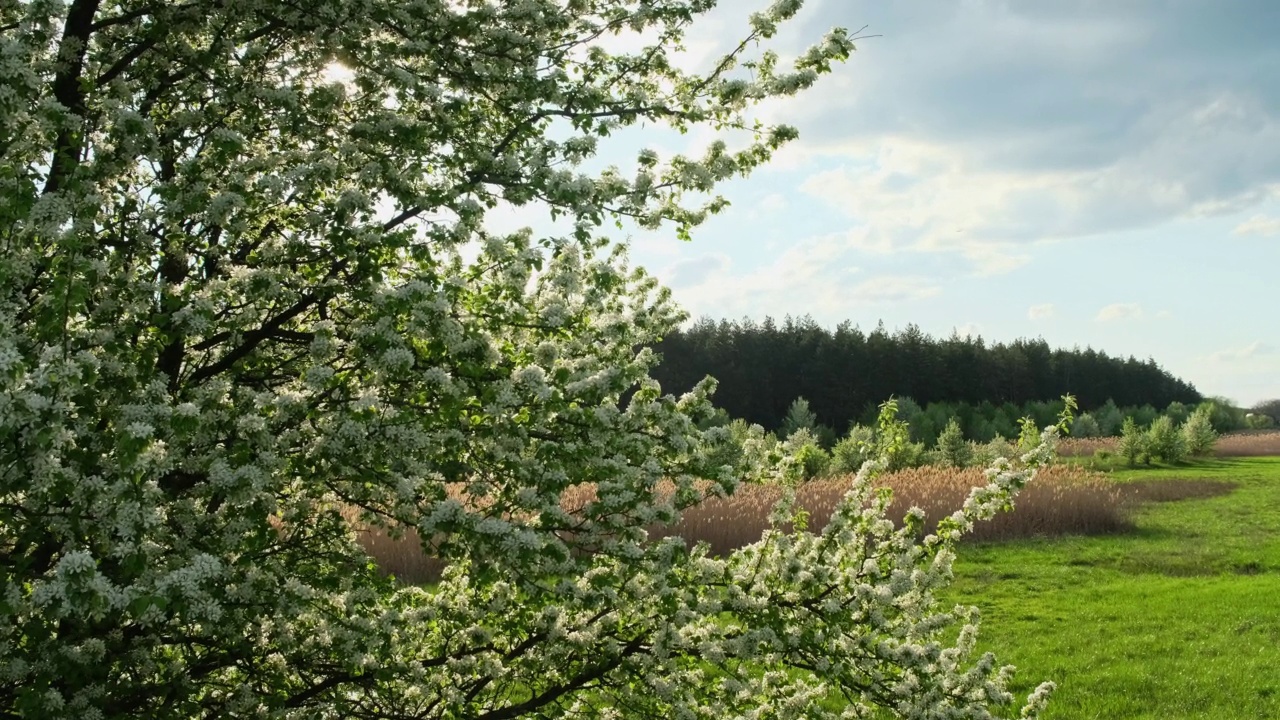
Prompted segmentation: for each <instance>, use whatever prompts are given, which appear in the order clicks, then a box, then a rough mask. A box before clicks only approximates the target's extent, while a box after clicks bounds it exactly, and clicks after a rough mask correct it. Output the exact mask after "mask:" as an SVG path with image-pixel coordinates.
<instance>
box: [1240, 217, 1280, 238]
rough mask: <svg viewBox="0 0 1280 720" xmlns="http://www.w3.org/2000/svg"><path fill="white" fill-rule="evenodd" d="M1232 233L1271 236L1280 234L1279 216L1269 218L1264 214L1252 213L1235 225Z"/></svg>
mask: <svg viewBox="0 0 1280 720" xmlns="http://www.w3.org/2000/svg"><path fill="white" fill-rule="evenodd" d="M1231 234H1232V235H1260V236H1262V237H1271V236H1274V235H1280V218H1269V217H1267V216H1265V215H1254V216H1253V217H1251V218H1249V219H1248V220H1245V221H1244V222H1242V223H1240V224H1239V225H1237V226H1236V229H1235V230H1232V231H1231Z"/></svg>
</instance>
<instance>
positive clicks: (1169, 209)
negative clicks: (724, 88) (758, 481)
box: [510, 0, 1280, 405]
mask: <svg viewBox="0 0 1280 720" xmlns="http://www.w3.org/2000/svg"><path fill="white" fill-rule="evenodd" d="M721 5H722V7H720V8H718V9H717V10H716V11H714V12H713V13H712V14H711V15H709V16H707V17H706V18H704V19H702V20H701V21H700V22H699V24H698V25H696V26H695V27H694V30H693V32H692V33H691V34H690V37H689V42H688V43H687V44H686V52H685V53H684V54H683V55H682V62H686V63H689V64H690V66H697V65H698V64H699V63H706V62H707V61H708V60H709V59H710V58H714V57H716V56H717V53H718V52H719V51H720V50H722V49H724V48H726V47H727V43H728V42H729V41H730V40H734V39H737V38H738V37H740V36H741V35H742V34H743V33H744V29H745V27H746V17H747V15H748V13H750V12H751V11H752V10H754V9H757V8H759V7H760V6H761V3H759V2H755V1H750V2H749V1H747V0H732V1H731V2H722V3H721ZM832 26H842V27H847V28H849V29H850V30H851V31H853V30H857V29H858V28H862V27H863V26H866V29H865V30H863V31H862V34H863V35H874V36H875V37H868V38H866V39H863V40H860V41H858V43H857V48H858V49H857V52H855V53H854V55H853V56H852V57H851V58H850V60H849V61H848V62H847V63H845V64H843V65H842V66H839V67H838V68H837V69H836V70H835V71H834V72H833V73H832V74H831V75H829V76H826V77H824V78H823V79H822V80H821V81H820V83H819V85H818V86H817V87H816V88H815V89H814V90H811V91H809V92H806V93H803V94H801V95H799V96H797V97H794V98H789V99H787V100H786V101H784V102H771V103H770V104H769V105H768V106H766V107H764V108H762V109H761V117H762V118H763V119H764V120H766V121H767V122H785V123H788V124H791V125H794V126H795V127H797V128H798V129H799V131H800V139H799V140H798V141H796V142H795V143H793V144H791V145H790V146H788V147H787V148H785V149H784V150H783V151H782V152H781V153H779V154H778V155H777V156H776V157H775V159H774V162H772V163H771V164H770V165H769V166H767V167H766V168H764V169H761V170H757V171H756V172H755V173H754V174H753V175H752V176H751V177H749V178H747V179H742V180H735V181H732V182H730V183H727V184H726V185H725V186H723V188H722V189H721V192H722V193H723V194H724V195H725V196H726V197H727V198H728V199H729V200H730V202H731V203H732V205H731V207H730V208H729V209H728V210H727V211H726V212H725V213H724V214H722V215H719V216H716V217H714V218H713V219H711V220H709V221H708V222H707V223H706V224H704V225H703V226H701V227H699V228H698V229H697V230H695V232H694V234H693V240H692V241H691V242H682V241H680V240H678V239H676V238H675V233H674V231H673V230H669V229H668V230H666V231H658V232H633V233H631V234H630V237H629V240H630V243H631V252H630V255H631V258H632V260H633V262H635V263H636V264H639V265H643V266H645V267H646V268H647V269H649V270H650V271H652V272H653V273H654V274H656V275H657V276H658V277H659V278H660V279H661V280H662V281H663V282H664V283H665V284H667V285H668V286H670V287H671V288H672V290H673V291H674V294H675V297H676V299H677V301H678V302H680V303H681V304H682V305H683V306H684V307H685V308H686V309H687V310H688V311H689V313H690V314H691V315H692V316H693V317H695V318H697V317H711V318H717V319H718V318H729V319H740V318H743V317H751V318H754V319H756V320H760V319H763V318H764V317H765V316H766V315H768V316H772V317H774V318H776V319H780V318H782V317H783V316H785V315H788V314H790V315H792V316H802V315H810V316H812V317H813V318H814V319H815V320H817V321H818V322H819V323H821V324H823V325H826V326H829V327H833V326H834V325H835V324H837V323H839V322H840V321H843V320H849V321H850V322H852V323H854V324H856V325H859V326H861V327H862V328H864V329H870V328H873V327H875V325H876V324H877V322H879V321H881V320H883V321H884V323H885V325H886V326H887V327H889V328H899V327H903V326H905V325H907V324H908V323H915V324H916V325H918V326H920V327H921V328H922V329H923V330H925V331H926V332H929V333H932V334H934V335H944V336H945V335H950V334H951V333H952V331H958V332H960V333H961V334H978V335H981V336H982V337H983V338H986V339H987V340H988V341H1011V340H1014V339H1016V338H1020V337H1027V338H1035V337H1042V338H1044V339H1045V340H1046V341H1048V342H1049V343H1050V344H1051V345H1054V346H1061V347H1076V346H1078V347H1081V348H1084V347H1086V346H1091V347H1093V348H1095V349H1098V350H1102V351H1105V352H1107V353H1109V354H1112V355H1120V356H1129V355H1133V356H1136V357H1138V358H1140V359H1146V358H1148V357H1150V358H1154V359H1155V360H1156V361H1157V362H1159V363H1160V364H1161V365H1163V366H1164V367H1165V368H1166V369H1168V370H1169V371H1170V372H1172V373H1174V374H1175V375H1177V376H1179V377H1182V378H1184V379H1186V380H1188V381H1190V382H1192V383H1193V384H1195V386H1196V387H1197V389H1199V390H1200V391H1201V392H1202V393H1204V394H1206V395H1221V396H1226V397H1228V398H1230V399H1232V400H1233V401H1235V402H1237V403H1240V404H1243V405H1251V404H1253V403H1255V402H1257V401H1260V400H1262V399H1265V398H1272V397H1280V321H1278V319H1277V310H1278V309H1280V40H1277V39H1276V38H1275V37H1274V34H1275V31H1277V30H1278V29H1280V2H1276V0H1219V1H1218V2H1205V1H1203V0H1165V1H1163V2H1156V1H1155V0H1128V1H1126V2H1114V1H1113V0H1105V1H1104V0H1016V1H1015V0H1006V1H1004V2H1000V1H985V0H897V1H894V0H887V1H886V0H880V1H878V2H863V1H860V0H825V1H823V0H808V2H807V3H806V4H805V7H804V9H803V10H802V11H801V13H800V14H799V15H798V16H797V18H796V19H795V20H794V21H793V22H791V23H790V24H789V25H787V26H785V28H784V31H783V32H782V33H781V34H780V36H779V38H778V39H777V40H778V42H777V44H776V45H774V47H775V48H776V49H777V50H778V51H779V53H780V54H781V55H783V57H787V56H788V55H792V56H794V55H795V54H798V53H799V52H801V51H802V50H803V48H804V47H805V46H806V45H807V44H809V43H811V42H813V41H816V40H817V39H818V38H820V37H821V35H822V34H823V33H824V32H826V30H827V29H829V28H831V27H832ZM646 132H648V133H649V134H648V135H646V136H645V137H644V138H641V139H640V140H641V142H644V141H650V144H652V145H655V146H657V147H658V149H660V150H661V149H675V150H682V151H688V150H695V151H696V148H697V146H698V144H699V143H702V144H703V145H705V142H706V140H708V139H709V136H705V137H702V136H699V134H698V133H694V134H693V136H692V137H682V136H675V135H670V134H668V135H663V134H662V133H660V132H657V131H646ZM635 141H636V139H635V138H623V139H621V140H620V141H619V142H618V144H617V146H616V148H613V149H611V148H610V147H609V146H608V144H607V143H606V144H605V145H602V149H603V150H604V152H603V155H602V160H605V161H610V162H611V161H612V156H611V154H610V153H616V154H617V158H618V162H619V164H625V163H626V162H633V160H632V161H628V158H632V159H633V158H634V150H635V147H634V142H635ZM680 143H684V144H685V145H684V146H681V145H680ZM510 219H511V221H512V222H517V221H524V220H527V219H528V218H527V217H524V216H521V215H520V213H513V214H512V217H511V218H510ZM521 224H530V223H528V222H522V223H521ZM533 224H535V225H536V223H533ZM620 239H623V238H620Z"/></svg>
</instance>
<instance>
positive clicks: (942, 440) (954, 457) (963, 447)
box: [934, 418, 973, 468]
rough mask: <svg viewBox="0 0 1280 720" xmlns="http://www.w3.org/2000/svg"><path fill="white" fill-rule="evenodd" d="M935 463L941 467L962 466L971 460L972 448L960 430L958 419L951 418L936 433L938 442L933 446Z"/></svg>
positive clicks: (966, 465) (965, 465)
mask: <svg viewBox="0 0 1280 720" xmlns="http://www.w3.org/2000/svg"><path fill="white" fill-rule="evenodd" d="M934 453H935V457H936V464H937V465H940V466H942V467H954V468H963V467H968V466H969V463H970V462H972V461H973V448H972V447H971V446H970V445H969V443H968V441H966V440H965V439H964V433H963V432H962V431H961V430H960V421H958V420H956V419H955V418H951V420H949V421H948V422H947V426H946V428H944V429H943V431H942V433H941V434H940V435H938V444H937V446H936V447H935V448H934Z"/></svg>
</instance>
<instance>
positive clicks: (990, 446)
mask: <svg viewBox="0 0 1280 720" xmlns="http://www.w3.org/2000/svg"><path fill="white" fill-rule="evenodd" d="M1018 454H1019V453H1018V448H1017V447H1016V446H1015V445H1014V444H1013V443H1011V442H1009V441H1008V440H1006V439H1004V438H1002V437H998V438H995V439H993V440H991V441H990V442H986V443H974V444H973V464H974V465H979V466H983V467H985V466H988V465H990V464H991V463H992V462H993V461H995V460H996V458H1004V459H1005V460H1012V459H1013V458H1016V457H1017V456H1018Z"/></svg>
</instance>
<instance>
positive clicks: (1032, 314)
mask: <svg viewBox="0 0 1280 720" xmlns="http://www.w3.org/2000/svg"><path fill="white" fill-rule="evenodd" d="M1056 311H1057V308H1055V307H1054V306H1053V303H1045V304H1043V305H1032V306H1031V307H1030V308H1028V309H1027V317H1029V318H1031V319H1032V320H1048V319H1049V318H1051V317H1053V314H1054V313H1055V312H1056Z"/></svg>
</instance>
